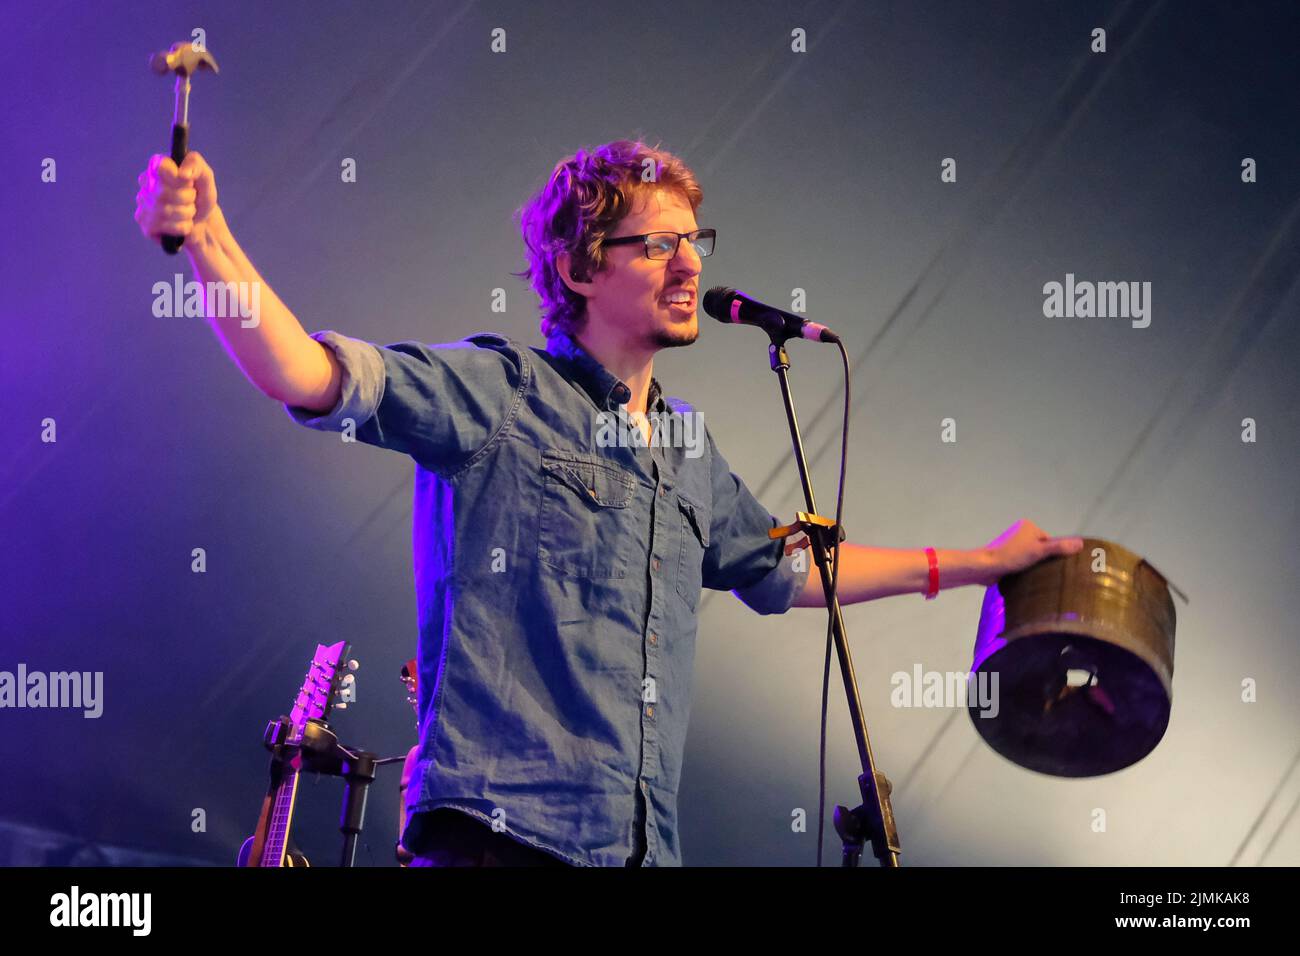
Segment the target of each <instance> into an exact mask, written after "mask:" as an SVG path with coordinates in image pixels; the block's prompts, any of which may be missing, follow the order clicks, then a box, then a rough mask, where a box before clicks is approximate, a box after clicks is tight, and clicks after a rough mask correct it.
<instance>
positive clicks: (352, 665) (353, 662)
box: [348, 659, 361, 671]
mask: <svg viewBox="0 0 1300 956" xmlns="http://www.w3.org/2000/svg"><path fill="white" fill-rule="evenodd" d="M360 666H361V665H360V664H358V663H357V662H356V660H355V659H353V660H350V661H348V670H350V671H354V670H356V669H357V668H359V667H360Z"/></svg>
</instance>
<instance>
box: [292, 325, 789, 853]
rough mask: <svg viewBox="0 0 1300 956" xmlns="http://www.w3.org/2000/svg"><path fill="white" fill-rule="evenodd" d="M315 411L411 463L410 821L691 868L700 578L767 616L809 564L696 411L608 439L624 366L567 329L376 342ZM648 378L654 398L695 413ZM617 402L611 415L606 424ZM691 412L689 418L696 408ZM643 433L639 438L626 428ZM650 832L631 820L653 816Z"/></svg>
mask: <svg viewBox="0 0 1300 956" xmlns="http://www.w3.org/2000/svg"><path fill="white" fill-rule="evenodd" d="M312 337H313V338H314V339H316V341H318V342H320V343H322V344H323V345H325V346H327V347H328V348H330V349H331V350H332V351H333V352H334V354H335V355H336V356H337V357H338V360H339V364H340V365H341V367H342V395H341V397H340V398H339V402H338V404H337V406H335V408H334V409H332V410H331V411H330V412H329V414H327V415H316V413H314V412H312V411H309V410H307V409H303V408H297V407H293V406H289V405H286V406H285V409H286V411H288V413H289V415H290V416H291V417H292V418H293V419H294V420H295V421H297V422H299V423H301V424H303V425H307V426H309V427H312V428H318V429H323V430H330V431H342V430H344V429H345V428H346V429H348V430H352V429H354V430H355V438H356V440H358V441H362V442H365V443H368V444H371V445H377V446H379V447H381V448H388V449H391V450H393V451H398V452H402V453H405V454H407V455H410V456H411V458H412V459H413V460H414V462H415V500H414V515H413V522H414V529H413V535H412V538H413V546H414V569H415V591H416V603H417V608H418V615H417V616H418V623H419V645H418V653H417V660H418V666H419V704H418V710H419V724H420V745H419V762H418V764H417V765H416V767H415V770H414V773H413V775H412V778H411V785H410V787H409V788H408V793H407V807H406V809H407V819H408V821H411V825H412V826H413V827H416V828H418V827H419V825H420V824H421V821H422V820H424V819H426V818H427V817H426V815H424V814H422V811H428V810H432V809H433V808H435V807H444V806H445V807H454V808H456V809H458V810H460V811H462V812H465V813H468V814H470V815H471V816H474V817H476V818H477V819H479V820H481V821H483V822H484V823H488V824H494V825H495V828H496V829H497V830H503V831H504V832H507V833H509V834H510V835H511V836H512V837H513V838H514V839H516V840H519V841H520V842H522V843H525V844H527V845H530V846H533V847H536V848H539V849H541V850H543V851H545V852H548V853H551V854H553V855H555V856H557V857H560V858H561V859H563V860H565V861H567V862H569V863H573V864H577V865H583V866H623V865H625V864H626V862H627V861H628V860H629V859H630V858H632V857H633V854H634V851H635V849H636V848H637V847H638V846H640V847H641V848H642V849H643V850H644V859H643V861H642V865H647V866H663V865H680V864H681V847H680V845H679V841H678V832H677V830H678V827H677V791H678V785H679V782H680V779H681V770H682V756H683V752H684V749H685V743H686V727H687V722H688V719H689V716H690V708H691V672H692V668H693V664H694V657H695V634H696V626H697V621H698V616H697V610H696V608H697V605H698V602H699V600H700V589H701V588H702V587H707V588H713V589H715V590H731V591H734V592H735V594H736V595H737V596H738V597H739V598H740V599H741V600H742V601H744V602H745V604H747V605H748V606H749V607H750V608H752V609H753V610H755V611H757V612H758V613H760V614H780V613H784V612H785V611H786V610H788V609H789V607H790V606H791V604H792V603H793V601H794V598H795V596H796V594H797V593H798V592H799V591H800V589H801V588H802V586H803V582H804V580H805V578H806V575H807V570H806V568H805V569H804V570H796V569H795V568H796V565H795V563H794V561H793V560H792V559H791V558H789V557H785V556H784V553H783V543H784V542H783V541H781V540H779V539H778V540H773V539H771V538H769V537H768V534H767V532H768V531H769V530H770V529H771V528H773V527H774V526H775V525H776V524H778V522H777V520H776V519H775V518H774V517H773V516H772V515H770V514H769V513H768V512H767V511H766V509H764V508H763V507H762V506H761V505H760V504H759V503H758V501H757V500H755V498H754V496H753V495H752V494H750V492H749V490H748V489H747V488H746V487H745V485H744V483H743V482H742V481H741V480H740V479H739V478H738V477H736V476H735V475H734V474H732V473H731V470H730V469H729V468H728V466H727V462H726V461H725V459H723V457H722V455H721V454H720V453H719V452H718V449H717V446H716V445H715V444H714V442H713V437H712V435H710V434H709V433H708V430H707V428H706V427H703V425H702V417H698V416H697V417H696V418H694V421H695V422H696V423H698V425H699V429H700V430H699V431H698V432H696V438H695V439H694V440H690V441H687V440H684V439H685V438H687V437H688V436H689V434H690V433H689V432H688V431H683V430H682V429H680V428H679V429H678V431H677V438H678V440H677V441H676V442H671V441H664V440H661V439H668V438H671V437H672V434H671V430H668V429H666V428H665V424H664V421H665V420H664V419H658V426H657V429H656V432H657V434H656V435H655V438H654V440H652V441H651V443H650V445H649V447H646V446H645V444H644V442H643V441H641V440H639V439H640V435H639V432H638V431H637V429H636V427H635V425H633V426H632V427H631V432H633V433H636V439H635V440H632V441H626V440H624V441H617V440H615V441H611V440H610V438H609V435H610V432H609V431H605V432H604V433H602V429H601V421H602V416H600V413H602V412H603V413H606V415H610V413H613V414H612V415H610V417H611V418H613V419H615V420H617V412H618V410H619V408H620V406H624V405H625V404H626V403H627V402H628V401H629V399H630V398H631V392H630V390H629V389H628V387H627V385H626V384H624V383H623V382H621V381H619V380H618V379H617V378H616V377H615V376H614V375H613V374H611V373H610V372H609V371H608V370H606V369H605V368H604V367H603V366H601V365H600V364H599V363H598V362H597V361H596V360H595V359H594V358H592V357H591V356H590V355H589V354H587V352H586V351H585V350H584V349H583V348H582V347H581V346H580V345H579V344H578V343H577V342H576V341H575V340H574V339H573V338H571V337H570V336H568V335H565V334H563V333H561V334H557V335H555V336H552V337H551V338H550V340H549V341H548V342H547V347H546V348H545V349H539V348H535V347H524V346H521V345H520V344H518V343H516V342H514V341H512V340H510V339H508V338H506V337H505V336H502V335H498V334H496V333H492V332H481V333H476V334H474V335H470V336H467V337H466V338H465V339H463V340H461V341H459V342H453V343H446V344H441V345H425V344H421V343H418V342H399V343H395V344H393V345H388V346H377V345H374V344H373V343H369V342H364V341H361V340H359V339H354V338H349V337H347V336H343V335H340V334H338V333H337V332H333V331H324V332H317V333H315V334H314V335H313V336H312ZM657 392H658V383H657V382H656V383H654V388H653V389H652V395H651V400H652V405H651V407H650V411H655V412H659V413H661V414H663V413H668V412H677V413H680V414H681V415H692V414H693V413H694V412H695V410H694V409H693V408H692V407H691V406H690V405H688V404H687V403H686V402H684V401H681V400H679V399H676V398H667V397H664V396H662V395H660V394H656V393H657ZM603 420H604V421H608V419H603ZM680 421H681V422H683V423H684V422H686V419H685V418H683V419H681V420H680ZM624 434H627V433H624ZM638 831H639V832H638Z"/></svg>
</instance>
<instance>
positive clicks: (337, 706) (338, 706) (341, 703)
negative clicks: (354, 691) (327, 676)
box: [334, 701, 348, 710]
mask: <svg viewBox="0 0 1300 956" xmlns="http://www.w3.org/2000/svg"><path fill="white" fill-rule="evenodd" d="M334 709H335V710H347V709H348V705H347V703H346V702H345V701H339V703H337V704H335V705H334Z"/></svg>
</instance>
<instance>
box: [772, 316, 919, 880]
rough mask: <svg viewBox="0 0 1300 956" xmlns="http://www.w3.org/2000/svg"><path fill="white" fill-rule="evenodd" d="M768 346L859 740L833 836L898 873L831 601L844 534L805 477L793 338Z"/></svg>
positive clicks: (801, 520) (854, 854)
mask: <svg viewBox="0 0 1300 956" xmlns="http://www.w3.org/2000/svg"><path fill="white" fill-rule="evenodd" d="M767 334H768V338H769V339H771V341H772V344H771V345H770V346H769V347H768V357H769V359H770V360H771V365H772V371H773V372H775V373H776V376H777V378H778V379H779V380H780V382H781V398H782V400H783V401H784V402H785V415H786V419H787V420H788V421H789V424H790V439H791V441H792V442H793V443H794V457H795V461H796V462H797V463H798V465H799V481H800V483H801V484H802V485H803V495H804V500H805V501H806V502H807V504H808V513H807V514H805V513H802V512H801V513H800V514H799V515H798V516H797V521H796V526H797V527H799V528H801V529H802V530H803V531H804V533H805V534H807V536H808V541H809V543H810V545H811V547H812V552H813V559H814V560H815V561H816V563H817V569H818V571H820V572H821V577H822V591H823V592H824V593H825V595H826V607H827V610H828V613H829V614H830V616H831V628H832V631H833V633H834V640H835V651H836V654H837V655H838V657H839V660H840V674H841V675H842V676H843V678H844V693H845V694H846V695H847V697H848V702H849V717H850V719H851V720H852V721H853V734H854V737H856V738H857V743H858V758H859V759H860V761H861V763H862V774H861V775H860V776H859V777H858V790H859V792H860V793H861V795H862V803H860V804H859V805H858V806H856V807H854V808H853V809H852V810H850V809H848V808H847V807H843V806H838V805H837V806H836V807H835V817H834V820H835V832H836V833H838V834H839V835H840V840H841V842H842V844H843V847H844V850H843V859H842V861H841V865H842V866H846V867H851V866H858V865H859V863H860V862H861V859H862V848H863V844H864V842H865V841H866V840H868V839H869V840H870V841H871V847H872V851H873V852H874V853H875V856H876V859H877V860H879V861H880V865H881V866H884V867H896V866H898V865H899V863H898V856H899V854H900V853H901V852H902V847H901V845H900V844H899V842H898V829H897V827H896V826H895V825H894V810H893V807H892V806H891V805H890V802H889V794H890V792H891V791H892V789H893V787H892V785H891V784H890V782H889V779H888V778H887V777H886V776H885V775H884V774H883V773H882V772H881V771H879V770H877V769H876V765H875V760H874V758H873V757H872V754H871V740H870V738H869V737H868V736H867V724H866V721H865V719H864V718H863V716H862V701H861V698H860V697H859V696H858V683H857V678H856V677H854V674H853V659H852V657H851V656H850V654H849V643H848V638H847V635H846V632H845V630H844V615H843V614H842V613H841V611H840V602H839V598H838V597H835V598H834V599H833V600H832V596H831V562H830V548H831V547H832V542H833V543H834V546H836V547H838V544H839V542H840V541H841V540H843V538H844V532H843V529H841V528H838V527H836V526H835V523H834V521H833V520H827V519H825V518H821V516H819V515H818V514H817V502H816V499H815V498H814V496H813V487H812V478H811V477H810V476H809V474H808V460H807V458H806V457H805V455H804V450H803V438H802V437H801V436H800V433H799V420H798V418H797V417H796V416H795V412H794V397H793V396H792V395H791V393H790V378H789V371H790V356H789V355H788V354H787V353H786V350H785V343H786V342H787V341H789V340H790V339H791V338H796V337H797V336H795V335H790V334H788V333H787V332H786V331H784V330H783V331H781V332H779V333H778V332H774V331H773V330H772V329H771V328H768V329H767ZM794 527H795V526H790V527H788V528H784V529H776V528H774V529H772V534H773V536H774V537H775V536H778V532H782V536H784V534H788V533H790V532H791V531H792V530H793V529H794Z"/></svg>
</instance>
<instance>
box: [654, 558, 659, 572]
mask: <svg viewBox="0 0 1300 956" xmlns="http://www.w3.org/2000/svg"><path fill="white" fill-rule="evenodd" d="M654 569H655V570H656V571H658V570H659V559H658V558H655V559H654Z"/></svg>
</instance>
